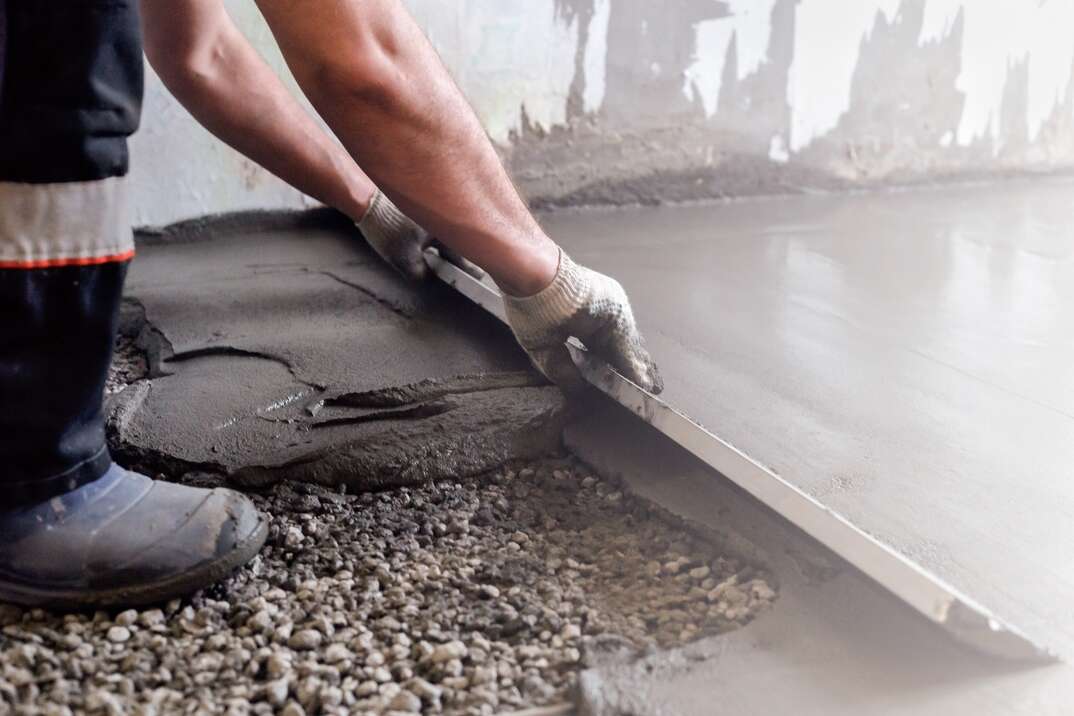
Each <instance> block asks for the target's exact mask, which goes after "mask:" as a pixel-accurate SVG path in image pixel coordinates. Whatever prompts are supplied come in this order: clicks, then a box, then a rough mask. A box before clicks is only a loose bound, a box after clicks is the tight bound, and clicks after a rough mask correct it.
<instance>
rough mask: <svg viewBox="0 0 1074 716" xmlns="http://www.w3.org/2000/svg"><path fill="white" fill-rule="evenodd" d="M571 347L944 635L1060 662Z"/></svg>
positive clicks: (655, 421)
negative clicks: (934, 625) (941, 630)
mask: <svg viewBox="0 0 1074 716" xmlns="http://www.w3.org/2000/svg"><path fill="white" fill-rule="evenodd" d="M426 258H427V260H428V262H429V265H430V266H431V267H432V269H433V271H434V272H435V273H436V275H437V276H438V277H439V278H440V279H441V280H442V281H443V282H444V283H446V284H447V285H449V286H451V287H453V288H454V289H456V290H457V291H458V292H459V293H461V294H462V295H464V296H466V297H467V298H468V299H470V300H471V301H473V302H474V303H476V304H477V305H478V306H480V307H481V308H483V309H485V310H486V311H488V312H489V313H491V314H492V315H494V316H496V317H497V318H498V319H500V320H501V321H506V317H505V315H504V308H503V297H502V295H501V294H500V292H499V290H498V289H497V288H496V287H495V286H494V285H492V284H491V282H489V281H488V279H486V280H484V281H481V280H478V279H476V278H474V277H473V276H471V275H470V274H468V273H466V272H464V271H462V270H460V269H459V268H457V267H456V266H455V265H454V264H452V263H449V262H448V261H445V260H443V259H441V258H440V256H439V254H437V253H436V252H435V250H430V251H429V252H428V253H427V254H426ZM568 347H569V348H570V350H571V354H572V356H573V357H574V360H575V363H577V364H578V367H579V368H580V369H581V371H582V374H583V375H584V376H585V377H586V379H587V380H588V381H589V382H590V383H592V384H593V385H594V386H595V387H596V388H598V389H599V390H601V391H602V392H604V393H605V394H607V395H608V396H610V397H611V398H612V399H613V400H615V401H616V402H618V403H619V404H620V405H622V406H623V407H625V408H626V409H628V410H630V411H631V412H633V413H635V414H636V415H638V416H640V417H641V418H642V419H643V420H645V421H646V422H647V423H649V424H650V425H652V426H653V427H654V428H656V429H657V430H659V431H660V432H661V433H663V434H664V435H665V436H667V437H668V438H670V439H671V440H672V441H674V442H675V443H677V444H678V445H680V446H682V447H683V448H685V449H686V450H687V451H689V452H690V453H692V454H693V455H694V456H696V457H697V458H699V459H700V460H701V461H702V462H704V463H705V464H707V465H709V466H710V467H712V468H713V469H715V470H716V472H718V473H720V474H721V475H723V476H724V477H725V478H727V479H728V480H731V481H732V482H733V483H735V484H736V485H738V486H739V487H741V488H742V489H744V490H745V491H746V492H748V493H749V494H750V495H752V496H753V497H754V498H756V499H758V500H760V501H761V502H762V503H763V504H765V505H767V506H768V507H769V508H771V509H772V510H774V511H775V512H776V513H777V514H779V515H780V516H782V517H783V518H785V519H787V520H789V521H790V522H791V523H792V524H794V525H795V526H796V527H798V528H799V529H801V530H802V531H804V532H805V533H806V534H808V535H809V536H811V537H812V538H814V539H816V540H817V541H818V542H820V543H821V544H823V545H824V546H825V547H827V548H828V549H830V550H832V551H833V552H835V553H836V554H837V555H839V556H840V557H842V558H843V559H845V560H846V561H847V562H849V563H850V564H852V565H854V567H856V568H857V569H859V570H861V571H862V572H863V573H864V574H866V575H868V576H869V577H870V578H871V579H873V580H875V581H876V582H877V583H878V584H880V585H881V586H883V587H884V588H885V589H887V590H888V591H890V592H891V593H892V594H894V595H895V596H896V597H898V598H899V599H901V600H902V601H904V602H906V603H907V604H908V605H910V606H911V607H913V608H914V609H915V610H917V611H918V612H920V613H921V614H922V615H923V616H925V617H926V618H928V619H929V620H930V621H932V622H934V623H935V624H938V625H939V626H941V627H943V628H944V629H946V630H947V631H948V632H950V633H951V634H952V635H953V636H954V637H955V638H956V639H958V640H959V641H962V642H964V643H966V644H968V645H970V646H972V647H974V648H976V649H979V650H980V651H983V652H987V653H989V654H992V655H994V656H998V657H1002V658H1008V659H1019V660H1054V659H1055V658H1056V657H1055V656H1054V654H1052V653H1051V652H1050V651H1049V650H1048V649H1046V648H1045V647H1042V646H1040V645H1037V644H1035V643H1034V642H1032V641H1031V640H1030V639H1029V638H1028V637H1027V636H1025V635H1024V634H1023V633H1022V632H1021V631H1019V630H1018V629H1015V628H1014V627H1012V626H1011V625H1009V624H1006V623H1004V622H1003V621H1001V620H1000V619H999V618H997V617H996V616H995V615H993V614H992V613H991V612H989V611H988V610H987V609H986V608H985V607H984V606H982V605H981V604H978V603H977V602H975V601H973V600H972V599H970V598H968V597H967V596H965V595H964V594H961V593H960V592H959V591H957V590H956V589H954V588H953V587H951V586H950V585H948V584H946V583H945V582H944V581H943V580H941V579H939V578H938V577H936V576H934V575H932V574H930V573H929V572H927V571H926V570H924V569H923V568H921V567H919V566H918V565H916V564H914V563H913V562H911V561H910V560H909V559H907V558H906V557H904V556H903V555H901V554H899V553H898V552H895V551H894V550H892V549H891V548H889V547H887V546H886V545H884V544H882V543H880V542H879V541H877V540H876V539H875V538H873V537H871V536H870V535H868V534H866V533H865V532H863V531H861V530H860V529H858V528H857V527H855V526H854V525H853V524H851V523H850V522H848V521H847V520H846V519H844V518H843V517H841V516H840V515H838V514H836V513H835V512H833V511H832V510H831V509H829V508H827V507H825V506H824V505H823V504H821V503H820V502H818V501H817V500H815V499H814V498H812V497H811V496H809V495H808V494H806V493H805V492H802V491H801V490H799V489H798V488H796V487H794V486H793V485H791V484H790V483H789V482H787V481H786V480H784V479H783V478H781V477H780V476H779V475H777V474H776V473H775V472H773V471H772V470H770V469H769V468H767V467H765V466H764V465H762V464H760V463H759V462H757V461H756V460H754V459H753V458H751V457H749V456H748V455H746V454H745V453H743V452H742V451H740V450H738V449H737V448H736V447H734V446H733V445H731V444H730V443H728V442H727V441H726V440H723V439H722V438H720V437H719V436H718V435H714V434H712V433H711V432H709V431H708V430H707V429H705V428H704V427H703V426H701V425H699V424H698V423H696V422H694V421H693V420H691V419H690V418H689V417H687V416H686V415H684V414H683V413H681V412H679V411H678V410H676V409H675V408H673V407H671V406H670V405H668V404H667V403H666V402H664V401H663V400H661V399H660V398H658V397H656V396H654V395H652V394H650V393H647V392H646V391H644V390H642V389H641V388H639V387H638V386H637V385H635V384H634V383H632V382H631V381H629V380H627V379H626V378H624V377H623V376H621V375H619V374H618V373H616V372H615V371H614V370H612V369H611V368H609V367H608V366H607V365H606V364H604V363H603V362H602V361H599V360H596V359H595V358H593V357H592V356H590V355H588V354H587V353H586V350H585V348H584V347H583V346H582V345H581V344H580V343H578V342H577V341H574V340H571V341H570V342H568Z"/></svg>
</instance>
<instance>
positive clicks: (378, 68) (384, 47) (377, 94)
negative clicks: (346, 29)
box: [304, 38, 406, 108]
mask: <svg viewBox="0 0 1074 716" xmlns="http://www.w3.org/2000/svg"><path fill="white" fill-rule="evenodd" d="M304 74H306V76H307V78H308V80H309V85H310V88H311V89H312V90H313V92H314V93H315V94H317V95H318V97H319V99H320V100H322V101H324V102H327V103H345V104H355V103H357V104H361V105H363V106H367V107H369V106H373V107H382V108H389V107H395V106H397V105H398V104H399V102H400V99H401V93H402V92H403V91H405V88H406V83H405V81H404V80H405V76H406V75H405V72H404V69H403V65H402V63H401V62H400V58H399V53H398V51H397V49H396V47H395V45H394V44H393V43H391V42H390V41H387V40H385V39H378V38H367V39H365V40H364V41H362V42H358V43H355V45H354V46H352V49H351V51H350V52H347V53H340V54H324V55H321V56H319V57H317V58H315V59H313V60H312V61H311V63H310V65H309V66H308V67H307V68H306V69H305V72H304Z"/></svg>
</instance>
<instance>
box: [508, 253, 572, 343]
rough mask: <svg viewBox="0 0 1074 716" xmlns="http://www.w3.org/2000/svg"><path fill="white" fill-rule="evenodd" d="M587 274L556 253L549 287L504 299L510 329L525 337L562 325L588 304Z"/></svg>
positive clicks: (564, 255)
mask: <svg viewBox="0 0 1074 716" xmlns="http://www.w3.org/2000/svg"><path fill="white" fill-rule="evenodd" d="M588 273H589V272H588V271H587V269H585V268H584V267H582V266H579V265H578V264H576V263H575V262H574V261H572V260H571V257H570V256H568V255H567V254H566V252H564V251H563V250H562V249H560V251H559V269H558V270H557V271H556V277H555V278H554V279H553V280H552V283H551V284H549V285H548V286H547V287H546V288H545V289H543V290H542V291H540V292H539V293H536V294H534V295H532V296H525V297H522V298H519V297H516V296H505V297H504V302H505V303H506V305H507V310H508V312H509V313H510V314H511V316H512V325H513V326H514V327H515V329H516V330H517V331H518V332H520V333H529V332H530V331H531V330H539V328H541V327H546V326H558V325H561V324H563V323H564V322H566V321H567V320H568V319H570V318H571V317H572V316H574V314H576V313H577V312H578V311H580V310H581V309H582V308H583V307H584V306H585V305H586V303H587V302H588V300H589V295H590V292H591V286H590V281H589V277H588Z"/></svg>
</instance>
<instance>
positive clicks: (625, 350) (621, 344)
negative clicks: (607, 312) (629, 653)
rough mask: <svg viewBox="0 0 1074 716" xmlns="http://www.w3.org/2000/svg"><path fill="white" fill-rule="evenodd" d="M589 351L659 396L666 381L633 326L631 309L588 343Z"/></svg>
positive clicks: (627, 308) (601, 330)
mask: <svg viewBox="0 0 1074 716" xmlns="http://www.w3.org/2000/svg"><path fill="white" fill-rule="evenodd" d="M582 340H583V342H584V343H585V345H586V348H587V349H588V350H589V351H591V352H592V353H593V354H594V355H595V356H596V357H598V358H600V359H602V360H604V361H605V362H607V363H608V365H610V366H611V367H612V368H614V369H615V370H617V371H618V372H619V373H620V374H621V375H622V376H623V377H624V378H626V379H627V380H630V381H632V382H633V383H635V384H637V385H638V386H639V387H640V388H642V389H643V390H647V391H649V392H650V393H653V394H659V393H661V392H663V390H664V381H663V379H662V378H661V377H660V370H659V369H658V368H657V366H656V362H655V361H654V360H653V358H652V356H651V355H649V351H648V349H647V348H646V347H645V340H644V339H643V338H642V337H641V333H640V332H639V331H638V329H637V327H636V326H635V324H634V317H633V315H632V314H631V312H630V308H629V305H628V306H626V308H625V310H623V311H621V312H620V313H619V314H618V315H616V316H615V317H614V318H613V319H611V320H609V321H608V323H606V324H605V325H604V326H601V327H600V329H598V330H597V331H596V332H595V333H594V334H593V335H591V336H589V338H588V339H585V338H583V339H582Z"/></svg>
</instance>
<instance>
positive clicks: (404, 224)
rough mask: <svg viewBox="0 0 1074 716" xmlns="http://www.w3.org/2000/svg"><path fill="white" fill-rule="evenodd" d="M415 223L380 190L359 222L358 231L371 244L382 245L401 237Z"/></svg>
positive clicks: (374, 195)
mask: <svg viewBox="0 0 1074 716" xmlns="http://www.w3.org/2000/svg"><path fill="white" fill-rule="evenodd" d="M412 224H413V222H411V221H410V219H408V218H407V216H406V214H404V213H403V212H401V211H399V208H398V207H396V205H395V204H394V203H392V200H391V199H389V198H388V196H387V195H386V194H385V193H384V192H382V191H381V190H380V189H377V190H376V193H374V194H373V200H372V201H371V202H369V208H368V209H366V212H365V214H364V215H363V216H362V218H361V220H360V221H359V222H358V229H359V230H360V231H361V232H362V234H363V235H364V236H365V237H366V238H367V239H369V240H370V242H371V243H374V244H377V243H380V242H382V241H384V240H386V239H388V238H389V237H394V236H401V235H403V234H404V232H406V231H407V230H408V229H409V228H410V227H411V225H412Z"/></svg>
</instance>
